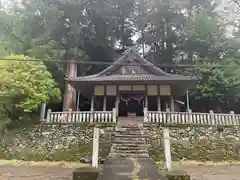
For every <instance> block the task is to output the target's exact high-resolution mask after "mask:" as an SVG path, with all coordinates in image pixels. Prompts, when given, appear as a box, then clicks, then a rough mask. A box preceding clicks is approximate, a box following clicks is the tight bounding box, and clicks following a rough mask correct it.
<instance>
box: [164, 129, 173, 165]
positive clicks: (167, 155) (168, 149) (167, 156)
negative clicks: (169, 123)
mask: <svg viewBox="0 0 240 180" xmlns="http://www.w3.org/2000/svg"><path fill="white" fill-rule="evenodd" d="M163 131H164V156H165V169H166V170H171V168H172V157H171V144H170V133H169V129H168V128H166V127H165V128H164V129H163Z"/></svg>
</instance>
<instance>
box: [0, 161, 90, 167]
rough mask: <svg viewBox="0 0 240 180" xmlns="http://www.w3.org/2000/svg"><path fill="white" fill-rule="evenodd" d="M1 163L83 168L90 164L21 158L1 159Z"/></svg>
mask: <svg viewBox="0 0 240 180" xmlns="http://www.w3.org/2000/svg"><path fill="white" fill-rule="evenodd" d="M0 165H11V166H27V167H33V166H38V167H39V166H42V167H62V168H83V167H87V166H89V165H88V164H83V163H78V162H66V161H57V162H50V161H40V162H36V161H20V160H0Z"/></svg>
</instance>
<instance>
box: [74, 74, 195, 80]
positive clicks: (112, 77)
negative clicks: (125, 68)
mask: <svg viewBox="0 0 240 180" xmlns="http://www.w3.org/2000/svg"><path fill="white" fill-rule="evenodd" d="M176 80H177V81H190V80H195V79H194V78H193V77H191V76H177V75H172V76H156V75H152V74H139V75H110V76H83V77H77V78H75V79H71V81H80V82H101V81H108V82H109V81H176Z"/></svg>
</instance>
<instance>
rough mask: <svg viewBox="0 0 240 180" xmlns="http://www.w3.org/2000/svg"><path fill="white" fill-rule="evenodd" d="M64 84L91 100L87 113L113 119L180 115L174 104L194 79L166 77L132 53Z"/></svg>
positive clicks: (168, 75)
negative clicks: (152, 114)
mask: <svg viewBox="0 0 240 180" xmlns="http://www.w3.org/2000/svg"><path fill="white" fill-rule="evenodd" d="M66 81H67V82H68V83H69V84H71V85H72V87H74V88H75V89H76V90H79V91H80V92H81V94H82V95H83V96H85V97H88V98H89V99H91V109H90V111H111V110H112V109H113V108H115V109H116V115H117V116H143V110H144V108H147V109H148V110H149V111H166V109H167V108H169V109H171V111H180V108H179V105H178V103H177V101H176V100H179V99H180V98H181V97H182V96H184V95H185V93H186V91H187V90H188V89H190V88H192V87H194V85H195V83H196V78H195V77H192V76H182V75H175V74H170V73H166V72H164V71H163V70H161V69H160V68H158V67H156V66H154V65H153V64H152V63H150V62H149V61H148V60H146V59H144V58H142V57H141V55H140V54H139V53H138V52H137V51H136V50H133V49H128V50H127V51H126V52H125V53H124V54H123V56H121V57H120V58H119V59H118V60H116V61H115V62H113V64H112V65H110V66H109V67H108V68H106V69H105V70H103V71H101V72H99V73H98V74H94V75H89V76H81V77H75V78H67V79H66Z"/></svg>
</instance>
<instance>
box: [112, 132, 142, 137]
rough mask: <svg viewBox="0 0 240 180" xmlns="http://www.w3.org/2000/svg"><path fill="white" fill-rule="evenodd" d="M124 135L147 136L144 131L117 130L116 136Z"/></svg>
mask: <svg viewBox="0 0 240 180" xmlns="http://www.w3.org/2000/svg"><path fill="white" fill-rule="evenodd" d="M124 135H126V136H133V137H136V136H139V137H141V136H143V137H145V135H144V134H143V133H142V132H115V133H114V136H117V137H118V136H124Z"/></svg>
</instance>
